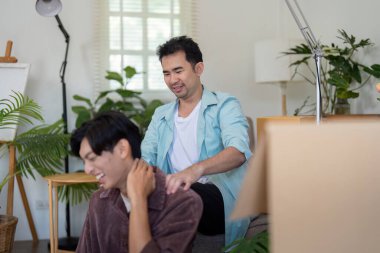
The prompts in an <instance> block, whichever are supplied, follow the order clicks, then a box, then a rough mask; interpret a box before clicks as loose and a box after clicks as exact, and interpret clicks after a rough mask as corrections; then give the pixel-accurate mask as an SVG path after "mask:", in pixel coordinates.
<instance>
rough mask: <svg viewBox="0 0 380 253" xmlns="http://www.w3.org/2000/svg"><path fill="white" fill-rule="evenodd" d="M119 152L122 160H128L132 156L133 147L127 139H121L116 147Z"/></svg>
mask: <svg viewBox="0 0 380 253" xmlns="http://www.w3.org/2000/svg"><path fill="white" fill-rule="evenodd" d="M116 148H117V151H118V153H119V155H120V157H121V158H123V159H124V158H127V157H128V156H130V155H131V154H132V150H131V145H129V142H128V140H127V139H120V140H119V142H118V143H117V145H116Z"/></svg>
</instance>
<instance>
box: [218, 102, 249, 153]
mask: <svg viewBox="0 0 380 253" xmlns="http://www.w3.org/2000/svg"><path fill="white" fill-rule="evenodd" d="M219 122H220V130H221V136H222V142H223V145H224V147H225V148H226V147H234V148H236V149H237V150H239V151H240V152H241V153H243V154H244V156H245V158H246V159H247V160H248V159H249V158H250V157H251V155H252V153H251V150H250V148H249V136H248V122H247V118H246V117H245V115H244V114H243V111H242V109H241V106H240V103H239V101H238V100H237V99H236V98H235V97H228V98H227V99H226V100H224V101H223V103H222V104H221V105H220V111H219Z"/></svg>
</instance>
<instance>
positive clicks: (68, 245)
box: [54, 15, 79, 250]
mask: <svg viewBox="0 0 380 253" xmlns="http://www.w3.org/2000/svg"><path fill="white" fill-rule="evenodd" d="M54 17H55V19H56V20H57V22H58V27H59V29H60V30H61V32H62V33H63V36H64V37H65V42H66V50H65V58H64V60H63V62H62V66H61V69H60V71H59V76H60V78H61V84H62V103H63V113H62V120H63V122H64V128H63V131H64V133H65V134H67V133H68V130H67V99H66V82H65V73H66V66H67V56H68V53H69V45H70V35H69V34H68V32H67V31H66V29H65V28H64V26H63V24H62V22H61V19H60V18H59V16H58V15H55V16H54ZM64 164H65V173H69V157H68V156H66V157H65V161H64ZM66 234H67V238H60V239H59V240H58V248H59V249H62V250H75V249H76V247H77V244H78V240H79V239H78V238H76V237H71V229H70V203H69V202H67V204H66Z"/></svg>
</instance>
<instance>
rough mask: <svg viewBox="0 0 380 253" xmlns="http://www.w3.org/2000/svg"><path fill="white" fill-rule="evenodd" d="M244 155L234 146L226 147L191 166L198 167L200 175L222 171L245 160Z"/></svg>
mask: <svg viewBox="0 0 380 253" xmlns="http://www.w3.org/2000/svg"><path fill="white" fill-rule="evenodd" d="M245 160H246V159H245V156H244V154H243V153H241V152H240V151H239V150H237V149H236V148H234V147H227V148H226V149H224V150H223V151H222V152H220V153H218V154H217V155H215V156H213V157H210V158H209V159H206V160H203V161H201V162H198V163H195V164H194V165H192V166H191V167H194V169H200V170H201V171H202V176H205V175H210V174H217V173H223V172H226V171H229V170H232V169H235V168H237V167H239V166H240V165H242V164H243V163H244V162H245Z"/></svg>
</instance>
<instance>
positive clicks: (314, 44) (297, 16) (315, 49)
mask: <svg viewBox="0 0 380 253" xmlns="http://www.w3.org/2000/svg"><path fill="white" fill-rule="evenodd" d="M285 1H286V4H287V6H288V8H289V10H290V13H291V14H292V16H293V18H294V20H295V21H296V23H297V26H298V28H299V29H300V31H301V33H302V36H303V37H304V39H305V41H306V42H307V44H308V46H309V48H310V50H311V52H312V53H313V56H314V60H315V65H316V70H317V75H316V77H317V78H316V85H315V87H316V115H315V116H316V122H317V124H319V123H320V121H321V118H322V113H321V108H322V95H321V58H322V57H323V52H322V49H321V45H320V43H319V41H317V40H316V39H315V36H314V34H313V32H312V30H311V29H310V26H309V24H308V22H307V20H306V18H305V16H304V15H303V12H302V10H301V8H300V6H299V5H298V2H297V0H293V1H292V2H293V4H294V6H295V8H293V6H292V5H291V3H290V0H285ZM296 11H298V13H297V12H296Z"/></svg>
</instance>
